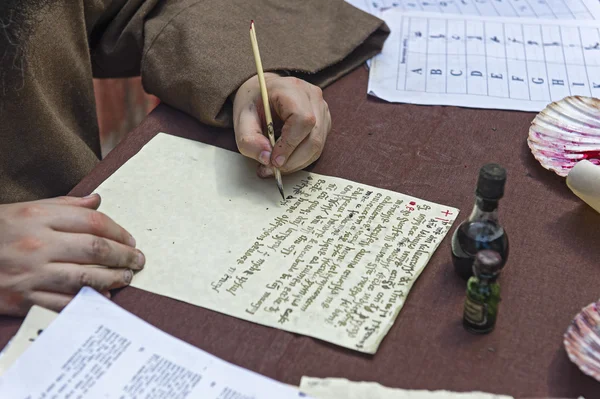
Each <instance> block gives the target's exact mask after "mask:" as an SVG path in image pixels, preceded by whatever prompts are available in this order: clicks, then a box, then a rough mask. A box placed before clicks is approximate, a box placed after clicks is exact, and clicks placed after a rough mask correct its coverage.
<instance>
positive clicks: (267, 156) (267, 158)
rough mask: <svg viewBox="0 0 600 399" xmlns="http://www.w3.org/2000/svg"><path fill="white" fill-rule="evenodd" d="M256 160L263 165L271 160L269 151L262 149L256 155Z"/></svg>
mask: <svg viewBox="0 0 600 399" xmlns="http://www.w3.org/2000/svg"><path fill="white" fill-rule="evenodd" d="M258 161H259V162H260V163H262V164H263V165H268V164H269V162H270V161H271V153H270V152H269V151H263V152H261V153H260V155H259V156H258Z"/></svg>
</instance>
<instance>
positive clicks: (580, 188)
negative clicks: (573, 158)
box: [567, 159, 600, 212]
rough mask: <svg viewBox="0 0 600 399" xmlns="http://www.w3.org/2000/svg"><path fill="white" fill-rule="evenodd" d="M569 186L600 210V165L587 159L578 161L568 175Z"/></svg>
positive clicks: (590, 204) (587, 202)
mask: <svg viewBox="0 0 600 399" xmlns="http://www.w3.org/2000/svg"><path fill="white" fill-rule="evenodd" d="M567 186H568V187H569V188H570V189H571V191H573V193H574V194H575V195H577V196H578V197H579V198H581V199H582V200H583V201H584V202H585V203H586V204H588V205H589V206H591V207H592V208H593V209H595V210H596V212H600V165H594V164H593V163H591V162H590V161H588V160H585V159H584V160H583V161H579V162H577V164H575V166H574V167H573V168H572V169H571V170H570V171H569V174H568V175H567Z"/></svg>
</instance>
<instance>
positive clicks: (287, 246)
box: [96, 133, 458, 353]
mask: <svg viewBox="0 0 600 399" xmlns="http://www.w3.org/2000/svg"><path fill="white" fill-rule="evenodd" d="M284 188H285V191H286V195H287V196H288V197H287V200H286V201H282V200H281V197H280V196H279V193H278V191H277V189H276V187H275V183H274V182H273V181H272V180H261V179H259V178H258V177H256V175H255V165H254V163H253V162H252V161H250V160H248V159H247V158H245V157H243V156H242V155H240V154H237V153H234V152H231V151H227V150H223V149H220V148H217V147H213V146H210V145H206V144H203V143H199V142H195V141H191V140H186V139H182V138H178V137H175V136H170V135H168V134H164V133H161V134H159V135H157V136H156V137H155V138H154V139H152V140H151V141H150V142H149V143H148V144H147V145H146V146H145V147H144V148H143V149H142V150H141V151H140V152H139V153H138V154H136V155H135V156H134V157H133V158H132V159H130V160H129V161H128V162H127V163H126V164H125V165H123V166H122V167H121V168H120V169H119V170H118V171H117V172H116V173H115V174H113V175H112V176H111V177H110V178H109V179H108V180H106V181H105V182H104V183H102V185H100V187H98V189H97V190H96V192H97V193H99V194H100V195H101V196H102V204H101V206H100V210H101V211H102V212H105V213H106V214H108V215H109V216H110V217H112V218H113V219H114V220H116V221H117V222H118V223H120V224H121V225H123V226H124V227H125V228H126V229H128V230H129V231H130V232H131V233H132V234H133V236H134V237H135V238H136V240H137V242H138V247H139V248H140V249H141V250H142V251H144V253H145V255H146V267H145V269H144V270H143V271H141V272H140V273H139V274H137V275H136V276H135V277H134V279H133V282H132V286H134V287H138V288H140V289H143V290H147V291H150V292H154V293H157V294H160V295H164V296H168V297H171V298H175V299H178V300H181V301H185V302H189V303H192V304H195V305H198V306H202V307H205V308H208V309H212V310H215V311H217V312H221V313H225V314H228V315H231V316H235V317H238V318H241V319H245V320H249V321H252V322H255V323H259V324H263V325H267V326H271V327H275V328H279V329H282V330H287V331H291V332H295V333H300V334H304V335H308V336H311V337H315V338H318V339H321V340H324V341H328V342H331V343H334V344H337V345H341V346H344V347H347V348H351V349H354V350H357V351H361V352H366V353H375V352H376V350H377V348H378V346H379V344H380V343H381V340H382V339H383V337H384V336H385V335H386V333H387V332H388V330H389V329H390V327H391V326H392V324H393V322H394V320H395V318H396V316H397V315H398V312H399V311H400V309H401V308H402V305H403V304H404V301H405V300H406V297H407V295H408V292H409V290H410V288H411V286H412V285H413V283H414V282H415V280H416V279H417V277H418V276H419V274H420V273H421V271H422V270H423V268H424V267H425V265H426V264H427V262H428V260H429V259H430V257H431V255H432V254H433V252H434V251H435V250H436V248H437V247H438V245H439V244H440V242H441V240H442V239H443V238H444V236H445V235H446V234H447V232H448V231H449V229H450V227H451V225H452V223H453V221H454V220H455V218H456V216H457V214H458V210H457V209H454V208H451V207H447V206H443V205H438V204H434V203H431V202H427V201H424V200H422V199H418V198H412V197H409V196H406V195H402V194H399V193H395V192H392V191H388V190H380V189H377V188H374V187H370V186H366V185H363V184H358V183H354V182H351V181H348V180H344V179H339V178H333V177H327V176H322V175H318V174H314V173H308V172H299V173H295V174H293V175H291V176H286V177H285V178H284ZM278 197H279V198H278Z"/></svg>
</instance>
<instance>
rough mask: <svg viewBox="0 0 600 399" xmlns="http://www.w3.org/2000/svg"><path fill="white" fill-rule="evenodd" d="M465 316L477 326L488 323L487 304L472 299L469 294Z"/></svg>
mask: <svg viewBox="0 0 600 399" xmlns="http://www.w3.org/2000/svg"><path fill="white" fill-rule="evenodd" d="M464 318H465V320H467V321H468V322H469V323H471V324H473V325H476V326H484V325H485V324H486V323H487V306H486V305H485V303H480V302H476V301H474V300H472V299H471V298H469V296H467V300H466V301H465V309H464Z"/></svg>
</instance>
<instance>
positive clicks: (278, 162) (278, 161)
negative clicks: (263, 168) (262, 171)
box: [275, 155, 285, 166]
mask: <svg viewBox="0 0 600 399" xmlns="http://www.w3.org/2000/svg"><path fill="white" fill-rule="evenodd" d="M284 163H285V156H283V155H280V156H278V157H277V158H275V165H276V166H283V164H284Z"/></svg>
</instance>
